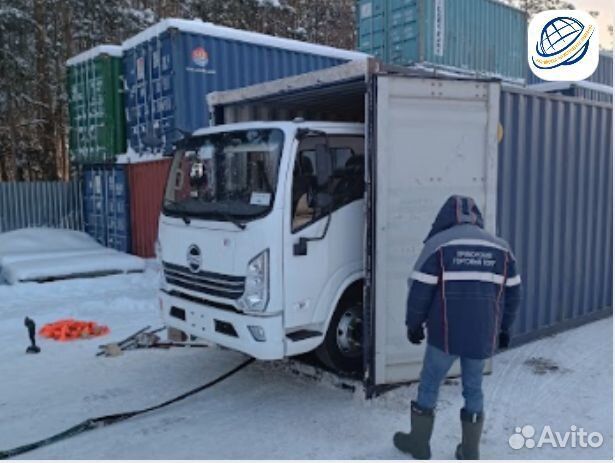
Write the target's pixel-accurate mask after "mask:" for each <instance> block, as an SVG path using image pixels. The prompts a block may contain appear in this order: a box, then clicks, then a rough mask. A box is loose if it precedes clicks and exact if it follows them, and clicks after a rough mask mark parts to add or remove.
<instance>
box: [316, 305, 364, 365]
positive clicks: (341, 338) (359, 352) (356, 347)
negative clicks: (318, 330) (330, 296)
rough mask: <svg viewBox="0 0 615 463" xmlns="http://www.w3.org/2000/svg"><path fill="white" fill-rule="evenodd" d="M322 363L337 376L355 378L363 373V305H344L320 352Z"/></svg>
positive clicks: (319, 349) (334, 316)
mask: <svg viewBox="0 0 615 463" xmlns="http://www.w3.org/2000/svg"><path fill="white" fill-rule="evenodd" d="M316 355H317V357H318V359H319V360H320V361H321V362H322V363H324V364H325V365H326V366H327V367H329V368H331V369H332V370H333V371H335V372H336V373H342V374H346V375H353V374H357V373H360V372H361V371H362V369H363V305H362V304H361V303H360V302H353V303H349V304H343V305H342V304H340V305H339V306H338V307H337V309H336V310H335V313H334V314H333V318H332V319H331V323H330V324H329V329H328V330H327V334H326V335H325V339H324V341H323V343H322V344H321V345H320V346H319V347H318V349H316Z"/></svg>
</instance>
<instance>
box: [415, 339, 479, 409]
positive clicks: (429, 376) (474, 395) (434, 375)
mask: <svg viewBox="0 0 615 463" xmlns="http://www.w3.org/2000/svg"><path fill="white" fill-rule="evenodd" d="M457 358H458V357H457V356H455V355H450V354H447V353H446V352H444V351H441V350H440V349H438V348H437V347H433V346H431V345H429V344H428V345H427V349H426V350H425V359H424V360H423V370H422V371H421V383H420V384H419V394H418V397H417V399H416V401H417V403H418V405H419V406H420V407H421V408H427V409H430V410H433V409H434V408H435V406H436V402H437V400H438V391H439V390H440V385H441V384H442V381H444V378H446V374H447V373H448V370H450V368H451V366H452V365H453V362H454V361H455V360H457ZM484 367H485V361H484V360H476V359H469V358H461V382H462V384H463V398H464V399H465V409H466V410H467V411H468V412H470V413H481V412H482V411H483V387H482V383H483V369H484Z"/></svg>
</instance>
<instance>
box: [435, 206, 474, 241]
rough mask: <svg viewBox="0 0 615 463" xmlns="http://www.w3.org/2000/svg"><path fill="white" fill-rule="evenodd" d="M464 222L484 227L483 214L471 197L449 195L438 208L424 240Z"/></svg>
mask: <svg viewBox="0 0 615 463" xmlns="http://www.w3.org/2000/svg"><path fill="white" fill-rule="evenodd" d="M464 223H469V224H474V225H478V226H479V227H480V228H484V221H483V215H482V214H481V212H480V210H479V209H478V206H477V205H476V203H475V202H474V200H473V199H472V198H470V197H469V196H461V195H453V196H450V197H449V198H448V199H447V200H446V202H445V203H444V205H443V206H442V207H441V208H440V212H438V215H437V216H436V220H434V222H433V224H432V225H431V230H430V231H429V234H428V235H427V238H425V241H427V240H428V239H430V238H431V237H432V236H434V235H435V234H437V233H440V232H441V231H444V230H447V229H449V228H451V227H454V226H455V225H460V224H464Z"/></svg>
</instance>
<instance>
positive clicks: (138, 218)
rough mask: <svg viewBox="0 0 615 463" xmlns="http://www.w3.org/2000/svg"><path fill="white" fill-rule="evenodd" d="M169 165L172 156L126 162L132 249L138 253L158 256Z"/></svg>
mask: <svg viewBox="0 0 615 463" xmlns="http://www.w3.org/2000/svg"><path fill="white" fill-rule="evenodd" d="M170 167H171V159H170V158H167V159H163V160H160V161H151V162H142V163H138V164H129V165H128V166H127V169H128V183H129V184H130V223H131V232H132V253H133V254H135V255H137V256H141V257H154V256H155V249H154V243H155V241H156V239H157V237H158V219H159V218H160V209H161V206H162V199H163V196H164V188H165V185H166V181H167V177H168V175H169V168H170Z"/></svg>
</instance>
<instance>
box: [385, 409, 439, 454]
mask: <svg viewBox="0 0 615 463" xmlns="http://www.w3.org/2000/svg"><path fill="white" fill-rule="evenodd" d="M434 418H435V415H434V412H433V410H430V409H427V408H422V407H420V406H419V405H418V404H417V403H416V402H414V401H412V406H411V407H410V432H409V433H405V432H396V433H395V435H394V436H393V444H395V447H397V448H398V449H399V450H401V451H402V452H404V453H409V454H410V455H412V456H413V457H414V458H415V459H417V460H429V459H430V458H431V448H430V447H429V440H430V439H431V433H432V431H433V422H434Z"/></svg>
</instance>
